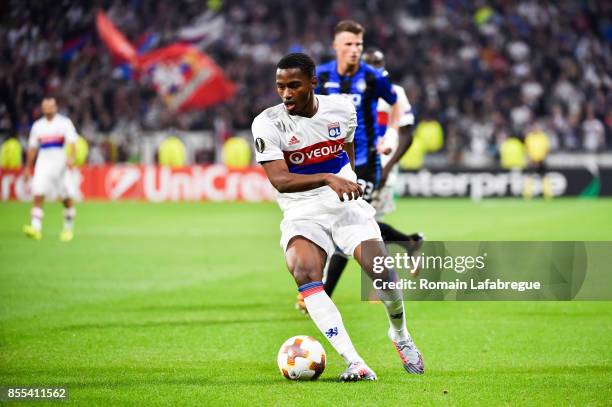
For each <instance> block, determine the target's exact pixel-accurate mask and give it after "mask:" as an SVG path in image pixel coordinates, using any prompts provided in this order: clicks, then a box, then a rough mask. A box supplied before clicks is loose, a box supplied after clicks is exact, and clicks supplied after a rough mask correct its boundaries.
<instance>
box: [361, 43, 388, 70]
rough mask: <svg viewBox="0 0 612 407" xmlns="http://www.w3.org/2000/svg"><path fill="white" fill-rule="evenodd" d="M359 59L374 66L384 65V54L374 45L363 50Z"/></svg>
mask: <svg viewBox="0 0 612 407" xmlns="http://www.w3.org/2000/svg"><path fill="white" fill-rule="evenodd" d="M361 59H363V61H364V62H365V63H366V64H368V65H372V66H373V67H375V68H378V67H384V66H385V54H383V52H382V51H381V50H380V49H378V48H375V47H370V48H368V49H366V50H365V51H364V52H363V55H362V56H361Z"/></svg>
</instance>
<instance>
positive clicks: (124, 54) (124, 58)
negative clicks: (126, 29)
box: [96, 11, 136, 63]
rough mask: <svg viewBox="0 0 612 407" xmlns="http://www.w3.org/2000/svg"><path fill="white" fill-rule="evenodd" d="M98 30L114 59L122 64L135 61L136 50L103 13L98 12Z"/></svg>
mask: <svg viewBox="0 0 612 407" xmlns="http://www.w3.org/2000/svg"><path fill="white" fill-rule="evenodd" d="M96 28H97V29H98V34H99V35H100V38H101V39H102V41H103V42H104V45H106V47H107V48H108V50H109V52H110V53H111V55H112V56H113V57H115V58H117V59H118V60H119V62H122V63H123V62H133V61H134V58H136V49H135V48H134V46H133V45H132V44H130V42H129V41H128V40H127V39H126V38H125V36H124V35H123V34H122V33H121V32H120V31H119V30H117V28H116V27H115V26H114V25H113V23H112V22H111V21H110V20H109V19H108V17H107V16H106V14H104V12H102V11H98V13H97V14H96Z"/></svg>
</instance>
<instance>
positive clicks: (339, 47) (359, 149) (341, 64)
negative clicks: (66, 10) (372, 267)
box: [296, 20, 420, 311]
mask: <svg viewBox="0 0 612 407" xmlns="http://www.w3.org/2000/svg"><path fill="white" fill-rule="evenodd" d="M363 34H364V28H363V27H362V26H361V24H359V23H357V22H355V21H352V20H343V21H340V22H339V23H338V24H337V25H336V27H335V29H334V42H333V47H334V50H335V52H336V59H335V60H334V61H331V62H328V63H326V64H323V65H320V66H318V67H317V78H318V81H319V82H318V85H317V88H316V89H315V92H316V93H318V94H322V95H333V94H338V95H342V96H344V97H346V98H347V99H348V100H350V101H351V102H352V103H353V105H354V106H355V109H356V111H357V122H358V125H357V130H356V131H355V143H354V144H355V172H356V173H357V178H358V183H359V184H360V185H361V186H362V188H363V190H364V192H363V198H364V199H365V200H366V201H367V202H372V199H373V196H374V193H375V191H376V190H377V189H378V188H380V187H381V185H382V184H381V181H384V180H386V177H387V176H388V175H387V176H385V178H383V175H384V174H383V171H382V167H381V159H380V153H379V152H378V150H377V146H378V141H379V137H380V135H381V133H380V129H379V127H378V124H377V116H378V113H377V107H378V101H379V99H382V100H384V101H386V103H388V104H389V105H395V104H396V102H397V95H396V93H395V91H394V90H393V87H392V85H391V82H390V80H389V78H388V75H387V72H386V71H384V70H378V69H375V68H373V67H371V66H369V65H367V64H366V63H365V62H362V61H361V54H362V52H363ZM402 154H403V153H402ZM400 157H401V156H400ZM378 226H379V227H380V230H381V234H382V237H383V239H384V240H385V241H406V242H408V241H413V240H419V239H420V236H419V235H418V234H413V235H406V234H403V233H401V232H399V231H397V230H395V229H394V228H392V227H391V226H389V225H387V224H386V223H382V222H378ZM347 262H348V258H347V257H346V256H343V255H342V253H340V252H338V253H336V254H335V255H334V256H332V258H331V259H329V264H328V265H327V269H326V270H327V272H326V274H325V291H326V292H327V293H328V295H330V296H331V295H332V293H333V291H334V289H335V287H336V284H337V283H338V280H339V279H340V276H341V275H342V272H343V271H344V269H345V268H346V264H347ZM296 307H297V308H298V309H300V310H302V311H305V307H304V304H303V301H302V300H301V298H300V297H299V296H298V299H297V302H296Z"/></svg>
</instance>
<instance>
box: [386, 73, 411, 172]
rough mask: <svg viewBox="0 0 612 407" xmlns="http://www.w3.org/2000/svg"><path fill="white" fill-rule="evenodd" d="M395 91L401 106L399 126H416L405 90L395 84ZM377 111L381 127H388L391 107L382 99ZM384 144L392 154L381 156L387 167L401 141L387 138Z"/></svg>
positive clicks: (395, 138)
mask: <svg viewBox="0 0 612 407" xmlns="http://www.w3.org/2000/svg"><path fill="white" fill-rule="evenodd" d="M393 90H394V91H395V93H396V94H397V102H396V103H397V104H398V106H399V111H400V114H401V116H400V118H399V122H398V126H399V127H404V126H412V125H413V124H414V113H413V112H412V105H410V102H409V101H408V97H407V96H406V92H405V91H404V88H402V87H401V86H399V85H396V84H393ZM377 110H378V124H379V126H383V127H386V126H387V124H388V122H389V116H390V114H391V106H390V105H389V104H388V103H387V102H386V101H385V100H384V99H382V98H381V99H378V109H377ZM382 142H383V143H384V144H383V145H384V146H386V147H388V148H390V149H391V153H389V154H388V155H382V156H381V160H382V163H383V165H385V164H386V163H387V162H388V161H389V159H390V158H391V156H392V155H393V153H395V150H396V149H397V146H398V145H399V140H398V139H397V137H393V138H392V139H391V138H390V137H385V138H384V139H383V140H382Z"/></svg>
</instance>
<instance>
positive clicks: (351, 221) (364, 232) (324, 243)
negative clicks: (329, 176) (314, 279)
mask: <svg viewBox="0 0 612 407" xmlns="http://www.w3.org/2000/svg"><path fill="white" fill-rule="evenodd" d="M374 214H375V210H374V208H372V207H371V206H370V204H368V203H367V202H366V201H364V200H363V199H361V198H360V199H358V200H356V201H347V202H342V201H340V200H338V201H337V203H336V202H329V201H326V200H321V201H319V202H316V203H314V204H308V205H305V206H304V207H301V208H296V209H292V210H291V211H290V213H289V211H288V212H286V213H285V217H284V218H283V221H282V222H281V241H280V243H281V246H282V248H283V250H284V251H287V246H288V245H289V242H290V241H291V239H292V238H294V237H295V236H304V237H305V238H306V239H308V240H310V241H312V242H313V243H315V244H316V245H317V246H319V247H321V249H323V250H324V251H325V253H327V258H328V259H330V258H331V256H332V255H333V254H334V252H335V251H336V248H338V250H340V251H341V252H342V253H344V254H346V255H347V256H352V255H353V253H354V251H355V249H356V248H357V246H358V245H359V244H360V243H361V242H363V241H366V240H372V239H377V240H381V241H382V237H381V236H380V229H379V227H378V224H377V223H376V220H374Z"/></svg>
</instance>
